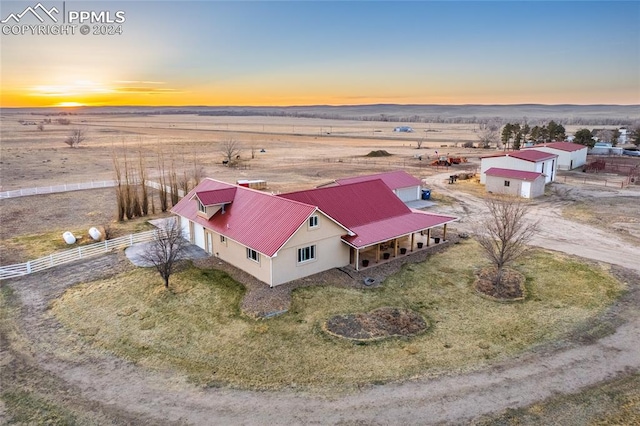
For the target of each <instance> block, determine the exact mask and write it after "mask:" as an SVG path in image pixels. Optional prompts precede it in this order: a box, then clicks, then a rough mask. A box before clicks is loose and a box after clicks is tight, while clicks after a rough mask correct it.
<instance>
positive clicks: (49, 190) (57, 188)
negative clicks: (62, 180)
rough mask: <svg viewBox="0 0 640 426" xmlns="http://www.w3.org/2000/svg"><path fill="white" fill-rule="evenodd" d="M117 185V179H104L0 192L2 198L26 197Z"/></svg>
mask: <svg viewBox="0 0 640 426" xmlns="http://www.w3.org/2000/svg"><path fill="white" fill-rule="evenodd" d="M113 186H116V181H115V180H102V181H98V182H94V181H91V182H82V183H66V184H62V185H51V186H39V187H37V188H24V189H16V190H13V191H3V192H0V199H3V198H16V197H26V196H29V195H40V194H53V193H56V192H67V191H81V190H84V189H96V188H110V187H113Z"/></svg>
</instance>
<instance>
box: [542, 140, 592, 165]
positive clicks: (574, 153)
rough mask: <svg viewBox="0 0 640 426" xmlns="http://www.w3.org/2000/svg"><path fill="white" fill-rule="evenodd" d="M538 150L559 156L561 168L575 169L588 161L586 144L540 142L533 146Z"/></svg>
mask: <svg viewBox="0 0 640 426" xmlns="http://www.w3.org/2000/svg"><path fill="white" fill-rule="evenodd" d="M533 149H535V150H536V151H542V152H548V153H549V154H556V155H557V156H558V169H559V170H573V169H576V168H578V167H581V166H584V165H585V164H586V163H587V151H588V150H589V149H588V148H587V147H586V146H585V145H580V144H577V143H571V142H552V143H545V144H538V145H535V146H534V147H533Z"/></svg>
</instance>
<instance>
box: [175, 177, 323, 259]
mask: <svg viewBox="0 0 640 426" xmlns="http://www.w3.org/2000/svg"><path fill="white" fill-rule="evenodd" d="M231 188H232V189H235V190H236V191H235V196H234V198H233V202H232V203H231V204H229V205H228V206H227V207H226V209H225V211H224V213H222V212H218V213H216V214H215V215H214V216H213V217H212V218H211V219H210V220H207V219H206V218H204V217H202V216H200V215H198V206H197V203H196V202H194V201H193V200H192V199H193V196H194V195H195V194H196V193H201V192H210V191H217V190H225V189H231ZM171 211H172V212H173V213H175V214H178V215H180V216H184V217H186V218H188V219H189V220H191V221H193V222H196V223H199V224H200V225H202V226H204V227H205V228H207V229H211V230H213V231H215V232H217V233H219V234H222V235H224V236H226V237H228V238H229V239H231V240H234V241H237V242H238V243H240V244H242V245H245V246H247V247H250V248H252V249H254V250H256V251H257V252H260V253H262V254H264V255H267V256H269V257H272V256H273V255H274V254H276V253H277V252H278V250H279V249H280V248H281V247H282V246H283V245H284V244H285V243H286V242H287V241H288V240H289V238H291V236H292V235H293V234H294V233H295V232H296V231H297V230H298V228H300V226H302V225H303V224H304V223H305V222H306V220H307V219H308V218H309V216H311V214H312V213H313V212H315V211H316V207H315V206H312V205H308V204H303V203H300V202H297V201H293V200H288V199H286V198H282V197H276V196H274V195H271V194H267V193H264V192H259V191H256V190H253V189H249V188H244V187H239V186H234V185H229V184H227V183H224V182H219V181H216V180H213V179H205V180H203V181H202V182H201V183H200V184H199V185H198V186H197V187H196V188H195V189H194V190H192V191H191V192H190V193H189V194H187V196H186V197H184V198H183V199H182V200H180V201H179V202H178V204H176V205H175V206H173V208H172V209H171Z"/></svg>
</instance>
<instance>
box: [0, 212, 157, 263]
mask: <svg viewBox="0 0 640 426" xmlns="http://www.w3.org/2000/svg"><path fill="white" fill-rule="evenodd" d="M149 219H151V218H150V217H145V218H137V219H134V220H130V221H125V222H114V223H112V224H111V225H110V232H111V236H110V238H117V237H121V236H124V235H129V234H132V233H137V232H143V231H148V230H150V229H153V225H151V224H150V223H149V222H148V220H149ZM65 231H71V233H73V235H75V236H76V238H77V237H79V236H82V238H81V239H79V240H77V241H76V243H75V244H67V243H66V242H65V241H64V239H63V238H62V234H63V232H65ZM95 242H96V241H94V240H92V239H91V237H90V236H89V228H86V229H81V228H77V229H64V230H55V231H50V232H46V233H44V234H32V235H21V236H17V237H14V238H10V239H7V240H4V241H2V242H1V244H2V245H3V246H4V248H5V250H12V249H17V250H20V251H21V252H22V253H23V254H24V256H25V257H26V259H25V261H26V260H32V259H37V258H40V257H43V256H47V255H49V254H51V253H55V252H58V251H63V250H69V249H73V248H76V247H79V246H84V245H88V244H93V243H95Z"/></svg>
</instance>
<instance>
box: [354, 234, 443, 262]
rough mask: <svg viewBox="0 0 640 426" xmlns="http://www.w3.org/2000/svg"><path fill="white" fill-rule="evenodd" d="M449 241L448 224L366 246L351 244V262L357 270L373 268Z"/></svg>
mask: <svg viewBox="0 0 640 426" xmlns="http://www.w3.org/2000/svg"><path fill="white" fill-rule="evenodd" d="M445 241H447V224H446V223H445V224H444V225H443V226H442V227H438V228H426V229H423V230H420V231H416V232H412V233H410V234H405V235H401V236H398V237H395V238H393V239H390V240H386V241H381V242H378V243H375V244H370V245H367V246H364V247H354V246H353V245H351V256H350V264H351V266H352V267H353V268H354V269H355V270H356V271H362V270H365V269H367V268H372V267H375V266H377V265H380V264H384V263H386V262H390V261H392V260H395V259H397V258H399V257H403V256H409V255H410V254H412V253H415V252H417V251H421V250H426V249H427V248H429V247H431V246H433V245H435V244H440V243H444V242H445Z"/></svg>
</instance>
